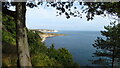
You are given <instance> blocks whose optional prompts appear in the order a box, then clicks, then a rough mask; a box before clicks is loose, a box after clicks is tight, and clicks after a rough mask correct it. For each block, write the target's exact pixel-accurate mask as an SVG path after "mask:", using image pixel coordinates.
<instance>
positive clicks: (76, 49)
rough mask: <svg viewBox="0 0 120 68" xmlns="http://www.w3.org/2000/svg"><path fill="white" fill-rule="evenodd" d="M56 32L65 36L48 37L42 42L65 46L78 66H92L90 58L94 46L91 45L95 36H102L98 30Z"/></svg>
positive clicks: (48, 44)
mask: <svg viewBox="0 0 120 68" xmlns="http://www.w3.org/2000/svg"><path fill="white" fill-rule="evenodd" d="M55 33H58V34H67V35H66V36H56V37H49V38H47V39H46V40H45V41H44V42H45V44H46V45H47V46H48V47H50V46H51V45H52V44H54V45H55V48H56V49H58V48H66V49H68V50H69V52H70V53H71V54H72V55H73V59H74V61H75V62H76V63H78V64H79V65H80V66H93V64H92V62H91V60H95V59H96V57H93V56H94V55H93V53H95V51H96V48H94V47H93V46H92V44H94V43H95V40H96V39H97V37H102V35H101V33H100V31H59V32H55Z"/></svg>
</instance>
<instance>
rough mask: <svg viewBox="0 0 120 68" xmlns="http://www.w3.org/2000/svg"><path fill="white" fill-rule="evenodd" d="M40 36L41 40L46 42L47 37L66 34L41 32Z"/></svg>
mask: <svg viewBox="0 0 120 68" xmlns="http://www.w3.org/2000/svg"><path fill="white" fill-rule="evenodd" d="M39 36H40V37H41V39H42V40H41V42H44V41H45V40H46V38H48V37H55V36H65V34H56V33H43V34H39Z"/></svg>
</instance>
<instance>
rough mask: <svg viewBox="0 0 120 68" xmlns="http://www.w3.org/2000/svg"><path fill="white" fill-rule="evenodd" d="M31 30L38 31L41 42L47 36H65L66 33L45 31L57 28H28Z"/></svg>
mask: <svg viewBox="0 0 120 68" xmlns="http://www.w3.org/2000/svg"><path fill="white" fill-rule="evenodd" d="M29 30H31V31H33V32H34V33H35V32H38V33H39V36H40V37H41V39H42V40H41V42H44V41H45V40H46V38H48V37H55V36H65V35H66V34H56V33H46V32H58V30H50V29H29Z"/></svg>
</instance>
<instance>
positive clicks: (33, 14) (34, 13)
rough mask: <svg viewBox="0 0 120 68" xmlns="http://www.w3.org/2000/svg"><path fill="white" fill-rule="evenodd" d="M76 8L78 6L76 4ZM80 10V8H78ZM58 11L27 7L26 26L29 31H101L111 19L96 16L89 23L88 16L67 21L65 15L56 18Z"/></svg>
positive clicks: (44, 7)
mask: <svg viewBox="0 0 120 68" xmlns="http://www.w3.org/2000/svg"><path fill="white" fill-rule="evenodd" d="M74 6H77V7H80V6H78V3H77V2H76V3H75V4H74ZM78 9H79V8H78ZM56 11H57V10H56V9H55V8H52V7H46V6H45V4H44V5H42V6H39V7H36V8H29V7H27V12H26V26H27V28H28V29H55V30H75V31H101V30H104V26H107V25H109V23H110V19H109V17H102V16H95V17H94V19H93V20H92V21H87V18H86V17H85V16H86V14H82V17H83V18H75V17H71V18H70V19H67V18H66V17H65V15H61V16H56V15H57V13H56Z"/></svg>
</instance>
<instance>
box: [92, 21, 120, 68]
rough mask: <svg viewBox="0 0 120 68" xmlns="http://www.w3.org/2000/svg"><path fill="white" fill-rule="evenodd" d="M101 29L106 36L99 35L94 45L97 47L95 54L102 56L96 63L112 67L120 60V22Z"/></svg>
mask: <svg viewBox="0 0 120 68" xmlns="http://www.w3.org/2000/svg"><path fill="white" fill-rule="evenodd" d="M104 28H105V29H106V30H105V31H101V34H102V35H103V36H105V38H101V37H98V38H97V39H96V40H95V43H94V44H93V46H94V47H95V48H96V49H97V50H96V52H95V53H94V55H95V56H96V57H100V58H99V59H98V60H95V61H94V62H93V63H94V64H101V63H103V64H104V65H110V66H112V68H114V66H116V65H117V62H120V24H117V25H115V23H114V24H112V25H108V26H105V27H104Z"/></svg>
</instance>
